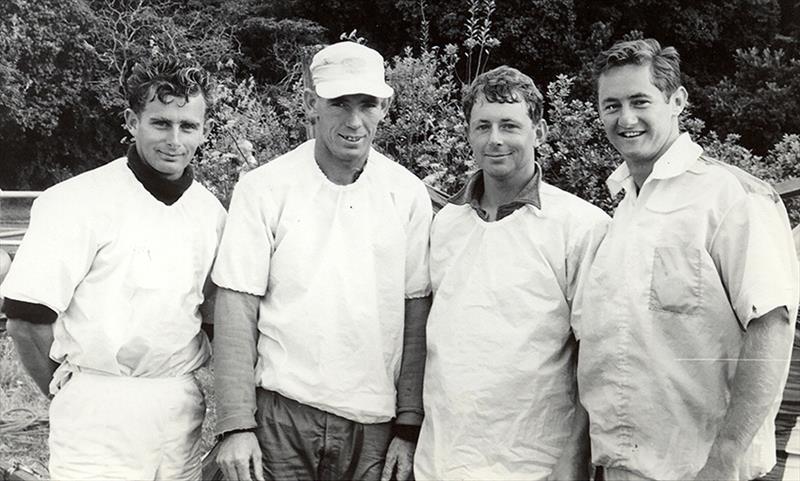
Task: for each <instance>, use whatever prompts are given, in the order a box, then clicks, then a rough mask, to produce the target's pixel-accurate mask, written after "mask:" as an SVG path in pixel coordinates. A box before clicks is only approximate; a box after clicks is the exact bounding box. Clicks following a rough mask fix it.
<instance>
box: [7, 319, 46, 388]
mask: <svg viewBox="0 0 800 481" xmlns="http://www.w3.org/2000/svg"><path fill="white" fill-rule="evenodd" d="M7 328H8V334H9V335H10V336H11V339H13V340H14V347H15V348H16V349H17V353H18V354H19V358H20V360H21V361H22V365H23V366H24V367H25V370H26V371H28V374H30V376H31V377H32V378H33V380H34V382H35V383H36V385H37V386H39V390H41V391H42V393H44V395H45V396H50V381H51V380H52V379H53V373H54V372H55V371H56V369H57V368H58V363H57V362H55V361H53V360H52V359H50V347H51V346H52V345H53V325H52V324H50V323H42V324H34V323H31V322H27V321H22V320H19V319H9V320H8V324H7Z"/></svg>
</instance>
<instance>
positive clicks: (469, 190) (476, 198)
mask: <svg viewBox="0 0 800 481" xmlns="http://www.w3.org/2000/svg"><path fill="white" fill-rule="evenodd" d="M535 167H536V168H535V171H534V174H533V177H531V180H529V181H528V183H527V184H525V187H523V188H522V190H521V191H520V192H519V194H517V196H516V197H515V198H514V200H512V201H511V202H509V203H507V204H503V205H501V206H500V208H503V207H505V206H510V205H514V204H519V205H525V204H530V205H533V206H535V207H536V208H537V209H541V208H542V201H541V198H540V196H539V187H540V185H541V180H542V168H541V167H540V166H539V164H535ZM483 190H484V185H483V171H482V170H478V171H477V172H475V173H474V174H472V176H471V177H470V178H469V179H468V180H467V183H466V184H464V187H462V188H461V190H459V191H458V192H457V193H456V194H455V195H454V196H452V197H451V198H450V199H448V201H447V202H448V203H450V204H455V205H465V204H470V205H472V206H473V207H475V206H480V202H481V197H482V196H483Z"/></svg>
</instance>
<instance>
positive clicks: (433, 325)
mask: <svg viewBox="0 0 800 481" xmlns="http://www.w3.org/2000/svg"><path fill="white" fill-rule="evenodd" d="M539 197H540V200H541V209H539V208H536V207H534V206H533V205H530V204H529V205H525V206H522V207H520V208H519V209H517V210H516V211H514V212H513V213H511V214H509V215H508V216H507V217H504V218H502V219H501V220H498V221H496V222H485V221H483V220H481V218H480V217H479V216H478V214H477V213H476V212H475V211H474V209H473V208H472V207H471V206H470V205H460V206H457V205H453V204H448V205H446V206H445V207H444V208H443V209H442V210H441V211H440V212H439V213H438V214H437V215H436V217H435V219H434V221H433V226H432V229H431V281H432V283H433V289H434V301H433V307H432V309H431V313H430V316H429V317H428V329H427V336H428V337H427V343H428V354H427V361H426V366H425V383H424V392H423V401H424V407H425V419H424V421H423V425H422V430H421V433H420V437H419V441H418V444H417V450H416V455H415V466H414V472H415V476H416V478H417V479H426V480H427V479H502V480H508V479H524V480H538V479H545V478H546V477H547V476H548V475H549V474H550V473H551V471H552V468H553V465H554V464H555V462H556V460H557V459H558V457H559V456H560V454H561V452H562V450H563V449H564V447H565V443H566V442H567V438H568V436H569V435H570V433H571V431H572V428H573V424H574V423H573V421H574V413H575V405H576V404H575V403H576V395H577V386H576V384H575V362H576V360H577V359H576V358H577V352H576V348H577V346H576V344H575V341H574V339H572V332H571V328H570V306H571V303H572V299H573V296H574V294H575V292H576V289H577V284H578V281H579V279H580V272H581V269H582V268H583V266H588V264H589V260H590V258H591V256H592V254H593V252H594V249H595V248H596V246H597V244H598V243H599V242H600V239H601V238H602V235H603V233H604V232H605V227H606V224H607V223H608V216H607V215H606V214H605V213H604V212H603V211H601V210H600V209H598V208H596V207H594V206H592V205H590V204H589V203H587V202H585V201H583V200H581V199H579V198H578V197H575V196H573V195H571V194H568V193H566V192H564V191H562V190H559V189H558V188H556V187H553V186H551V185H548V184H546V183H540V189H539Z"/></svg>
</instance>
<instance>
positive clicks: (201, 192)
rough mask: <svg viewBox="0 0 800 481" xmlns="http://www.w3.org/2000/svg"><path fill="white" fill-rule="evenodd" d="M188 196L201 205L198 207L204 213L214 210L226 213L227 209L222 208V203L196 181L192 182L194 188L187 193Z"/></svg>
mask: <svg viewBox="0 0 800 481" xmlns="http://www.w3.org/2000/svg"><path fill="white" fill-rule="evenodd" d="M186 194H190V195H191V196H192V200H193V201H194V202H195V203H197V204H200V206H199V207H198V208H199V209H201V210H203V211H209V210H214V211H217V213H220V211H221V212H225V207H223V206H222V202H220V200H219V199H218V198H217V196H215V195H214V194H213V193H212V192H211V191H210V190H208V188H206V186H204V185H203V184H201V183H200V182H198V181H197V180H194V181H193V182H192V186H191V188H190V189H189V190H187V191H186V193H185V194H184V195H186Z"/></svg>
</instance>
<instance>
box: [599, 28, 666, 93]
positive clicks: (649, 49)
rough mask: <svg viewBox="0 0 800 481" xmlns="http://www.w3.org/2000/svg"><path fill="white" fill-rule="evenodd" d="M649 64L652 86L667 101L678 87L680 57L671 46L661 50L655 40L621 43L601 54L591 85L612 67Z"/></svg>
mask: <svg viewBox="0 0 800 481" xmlns="http://www.w3.org/2000/svg"><path fill="white" fill-rule="evenodd" d="M622 65H650V76H651V78H652V82H653V85H655V86H656V88H658V90H660V91H661V93H663V94H664V96H665V97H667V98H669V96H670V95H672V94H673V93H674V92H675V91H676V90H678V87H680V86H681V56H680V54H678V51H677V50H675V48H673V47H666V48H661V44H659V43H658V41H657V40H655V39H652V38H648V39H644V40H628V41H620V42H617V43H615V44H614V45H612V46H611V48H609V49H608V50H604V51H602V52H600V54H599V55H598V56H597V58H595V60H594V65H593V72H592V73H593V74H594V83H595V88H596V87H597V79H598V78H600V76H601V75H602V74H603V73H605V72H607V71H609V70H610V69H612V68H614V67H620V66H622Z"/></svg>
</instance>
